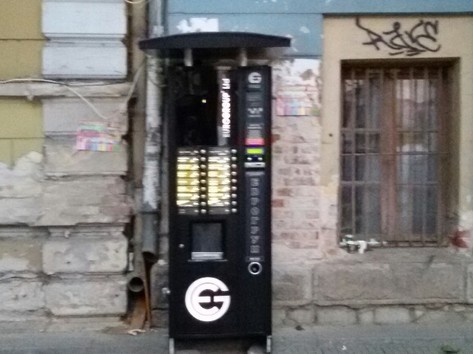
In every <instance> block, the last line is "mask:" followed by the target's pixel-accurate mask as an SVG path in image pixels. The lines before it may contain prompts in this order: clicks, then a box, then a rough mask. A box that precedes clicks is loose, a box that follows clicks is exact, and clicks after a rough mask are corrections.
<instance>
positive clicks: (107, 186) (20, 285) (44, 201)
mask: <svg viewBox="0 0 473 354" xmlns="http://www.w3.org/2000/svg"><path fill="white" fill-rule="evenodd" d="M126 19H127V18H126V6H125V3H124V2H123V1H120V0H113V1H109V0H104V1H93V2H89V1H79V0H77V1H73V0H72V1H68V0H64V1H63V0H43V1H41V0H4V1H2V11H1V13H0V20H1V21H0V34H1V38H0V47H1V49H2V53H3V55H2V60H1V62H0V79H1V80H4V81H2V82H1V84H0V118H1V119H0V294H1V295H0V299H1V301H0V320H1V321H23V320H28V321H36V322H37V323H38V326H39V327H38V328H44V327H42V326H46V325H54V324H55V323H63V322H64V321H65V320H66V319H68V318H71V317H90V316H94V317H96V316H111V317H112V318H114V319H118V317H119V316H121V315H123V314H124V313H125V312H126V309H127V293H126V285H125V275H124V272H125V270H126V267H127V258H128V257H127V254H128V250H127V249H128V240H127V238H126V237H125V236H124V229H125V225H126V224H127V223H128V222H129V218H130V215H131V213H132V210H131V206H132V204H131V199H130V197H129V196H128V191H127V186H126V181H125V176H126V174H127V170H128V146H127V143H126V141H125V139H124V136H125V134H127V132H128V100H129V98H130V97H131V93H132V92H131V91H130V90H131V89H132V88H133V87H132V85H131V83H130V82H129V81H127V74H128V73H127V61H126V58H127V51H126V48H125V46H124V44H123V40H124V37H125V35H126V33H127V27H126V26H127V24H126ZM62 80H67V81H62ZM72 80H74V82H72ZM92 80H93V81H92ZM117 80H119V81H117ZM84 122H93V123H95V124H99V125H100V126H101V127H108V128H113V130H111V131H112V132H113V133H114V134H115V135H114V137H115V138H114V139H115V140H114V141H115V142H116V144H115V145H114V149H113V151H94V150H93V149H90V148H89V149H85V150H80V149H78V147H77V145H76V134H77V132H78V129H79V127H80V126H82V125H83V124H84ZM61 321H62V322H61ZM91 326H93V321H91Z"/></svg>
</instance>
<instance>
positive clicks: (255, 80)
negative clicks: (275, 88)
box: [248, 71, 263, 84]
mask: <svg viewBox="0 0 473 354" xmlns="http://www.w3.org/2000/svg"><path fill="white" fill-rule="evenodd" d="M261 81H263V77H262V76H261V74H260V73H259V72H256V71H253V72H252V73H250V74H249V75H248V82H249V83H250V84H260V83H261Z"/></svg>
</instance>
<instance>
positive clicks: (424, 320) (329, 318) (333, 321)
mask: <svg viewBox="0 0 473 354" xmlns="http://www.w3.org/2000/svg"><path fill="white" fill-rule="evenodd" d="M472 321H473V305H467V304H448V305H445V304H429V305H389V306H386V305H381V306H366V307H350V306H317V305H305V306H298V307H285V308H274V309H273V326H274V327H284V326H290V327H297V326H312V325H328V326H330V325H336V326H343V325H357V324H359V325H383V324H405V323H414V324H415V323H417V324H438V323H444V324H445V323H447V324H450V323H451V324H459V323H468V322H472Z"/></svg>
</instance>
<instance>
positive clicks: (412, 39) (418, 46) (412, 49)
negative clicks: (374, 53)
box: [356, 17, 441, 56]
mask: <svg viewBox="0 0 473 354" xmlns="http://www.w3.org/2000/svg"><path fill="white" fill-rule="evenodd" d="M356 26H357V27H358V28H360V29H362V30H364V31H365V32H366V34H367V35H368V38H369V40H368V41H367V42H363V45H369V46H373V47H375V48H376V50H380V49H381V48H382V47H383V46H385V47H387V48H388V49H389V50H390V52H389V55H391V56H394V55H402V54H404V55H406V56H415V55H418V54H421V53H425V52H438V51H439V50H440V48H441V45H440V44H438V43H437V35H438V33H439V23H438V21H424V20H419V21H418V22H417V23H416V24H415V25H414V26H412V27H411V28H410V29H408V30H404V29H402V28H401V27H402V25H401V23H400V22H398V21H396V22H393V23H392V29H389V30H388V31H384V32H381V33H377V32H375V31H373V30H371V29H369V28H367V27H365V26H363V25H362V24H361V20H360V18H358V17H357V18H356Z"/></svg>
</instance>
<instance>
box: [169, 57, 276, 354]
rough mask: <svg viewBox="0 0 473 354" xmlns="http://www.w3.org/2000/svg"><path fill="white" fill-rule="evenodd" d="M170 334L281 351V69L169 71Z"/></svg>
mask: <svg viewBox="0 0 473 354" xmlns="http://www.w3.org/2000/svg"><path fill="white" fill-rule="evenodd" d="M167 79H168V87H167V92H168V95H167V111H166V118H167V122H168V123H167V124H168V125H167V128H168V134H167V136H168V146H169V195H170V240H169V247H170V250H169V257H170V259H169V267H170V269H169V290H170V293H169V301H170V307H169V320H170V322H169V332H170V342H169V343H170V351H171V352H173V351H174V349H173V348H174V341H175V340H176V339H193V338H217V337H222V338H230V337H236V338H241V337H251V338H255V339H259V340H261V341H263V342H264V344H265V345H266V350H267V352H268V353H269V352H270V351H271V133H270V129H271V69H270V67H269V66H246V67H226V66H208V67H206V66H192V67H185V66H175V67H172V68H170V72H169V73H168V75H167Z"/></svg>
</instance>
